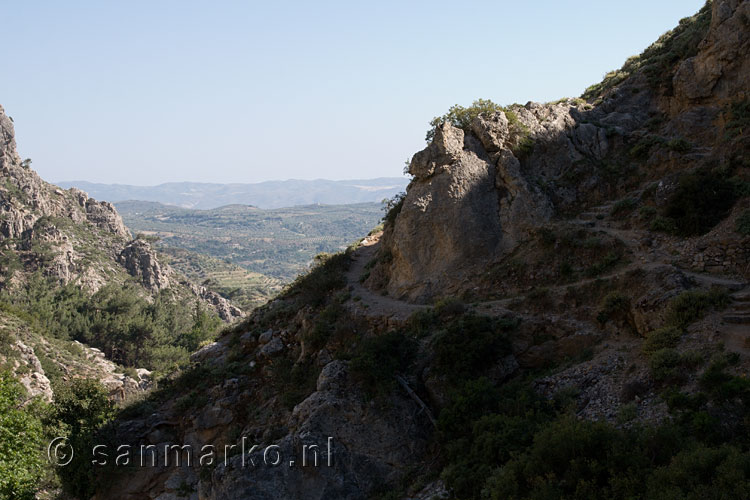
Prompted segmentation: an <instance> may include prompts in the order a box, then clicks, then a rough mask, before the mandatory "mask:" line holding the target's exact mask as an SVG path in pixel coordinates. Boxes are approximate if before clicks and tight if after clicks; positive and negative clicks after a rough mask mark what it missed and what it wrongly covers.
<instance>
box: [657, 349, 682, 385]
mask: <svg viewBox="0 0 750 500" xmlns="http://www.w3.org/2000/svg"><path fill="white" fill-rule="evenodd" d="M679 366H680V354H679V353H678V352H677V351H675V350H674V349H668V348H667V349H659V350H657V351H654V352H652V353H651V357H650V359H649V368H650V369H651V375H652V376H653V377H654V380H666V379H670V378H673V377H675V376H676V375H677V368H678V367H679Z"/></svg>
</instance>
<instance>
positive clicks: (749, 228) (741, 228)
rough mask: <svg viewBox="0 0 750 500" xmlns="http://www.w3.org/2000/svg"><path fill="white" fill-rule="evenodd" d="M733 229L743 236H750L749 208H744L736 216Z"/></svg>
mask: <svg viewBox="0 0 750 500" xmlns="http://www.w3.org/2000/svg"><path fill="white" fill-rule="evenodd" d="M735 230H736V231H737V232H738V233H740V234H741V235H743V236H750V210H745V211H744V212H742V213H741V214H740V215H739V217H737V223H736V225H735Z"/></svg>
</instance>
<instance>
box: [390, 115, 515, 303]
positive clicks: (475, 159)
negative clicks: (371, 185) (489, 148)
mask: <svg viewBox="0 0 750 500" xmlns="http://www.w3.org/2000/svg"><path fill="white" fill-rule="evenodd" d="M409 172H410V173H411V174H412V175H414V180H413V182H412V183H411V185H410V187H409V190H408V193H407V195H406V198H405V200H404V205H403V209H402V210H401V213H400V215H399V216H398V220H397V223H396V225H395V227H394V231H393V235H392V238H391V239H390V243H391V246H390V250H391V253H392V256H393V267H392V270H393V272H392V274H391V282H390V284H389V287H388V289H389V292H390V293H391V294H393V295H398V296H404V295H405V296H408V297H409V298H410V299H412V300H420V299H423V298H426V297H427V296H429V295H432V294H434V293H435V292H436V291H437V290H438V289H439V288H440V286H441V281H442V280H441V277H442V276H445V275H446V273H450V274H451V275H454V276H455V275H456V274H457V273H460V272H461V270H462V269H464V268H466V266H467V264H469V263H471V262H476V261H480V260H483V259H487V258H488V257H489V256H491V255H493V254H494V253H495V252H497V251H498V249H499V247H500V245H501V243H502V228H501V225H500V220H499V219H498V217H497V210H498V202H499V199H498V193H497V191H496V190H495V175H496V171H495V166H494V165H493V164H492V162H491V160H490V158H489V157H488V156H487V153H486V151H485V150H484V148H483V147H482V145H481V143H480V142H479V140H478V139H476V138H475V137H473V136H471V135H465V134H464V131H463V130H461V129H459V128H455V127H453V126H451V125H450V124H444V125H442V126H441V127H439V128H438V130H437V131H436V133H435V138H434V140H433V141H432V143H431V144H430V146H428V147H427V148H426V149H425V150H423V151H421V152H419V153H417V154H416V155H414V158H413V159H412V162H411V165H410V167H409Z"/></svg>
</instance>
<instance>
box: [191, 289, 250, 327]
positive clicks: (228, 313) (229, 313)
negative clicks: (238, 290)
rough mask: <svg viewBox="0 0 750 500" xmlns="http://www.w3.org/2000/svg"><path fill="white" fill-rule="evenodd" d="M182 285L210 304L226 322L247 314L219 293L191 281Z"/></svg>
mask: <svg viewBox="0 0 750 500" xmlns="http://www.w3.org/2000/svg"><path fill="white" fill-rule="evenodd" d="M181 284H182V285H184V286H186V287H188V288H189V289H190V290H191V291H192V292H193V294H194V295H195V296H196V297H198V298H199V299H201V300H202V301H203V302H205V303H206V304H208V305H209V306H210V307H211V308H212V309H213V310H214V311H216V314H218V315H219V317H220V318H221V319H223V320H224V321H228V322H231V321H234V320H235V319H237V318H242V317H244V316H245V313H244V312H242V310H241V309H240V308H239V307H237V306H235V305H233V304H232V303H231V302H230V301H228V300H227V299H225V298H224V297H222V296H221V295H219V294H218V293H216V292H214V291H212V290H209V289H208V288H206V287H204V286H199V285H196V284H194V283H191V282H189V281H182V282H181Z"/></svg>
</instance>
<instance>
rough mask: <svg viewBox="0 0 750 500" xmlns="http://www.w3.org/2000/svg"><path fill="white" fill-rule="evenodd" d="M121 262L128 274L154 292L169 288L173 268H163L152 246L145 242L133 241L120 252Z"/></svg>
mask: <svg viewBox="0 0 750 500" xmlns="http://www.w3.org/2000/svg"><path fill="white" fill-rule="evenodd" d="M119 261H120V263H121V264H122V265H123V267H124V268H125V269H126V270H127V271H128V273H129V274H130V275H131V276H133V277H135V278H138V279H139V280H140V281H141V283H142V284H143V286H144V287H145V288H146V289H147V290H150V291H152V292H158V291H160V290H163V289H165V288H167V287H169V284H170V275H171V274H172V272H171V268H169V267H163V266H162V265H161V264H160V263H159V260H158V258H157V256H156V252H155V251H154V249H153V248H151V245H150V244H149V243H148V242H146V241H144V240H139V239H136V240H133V241H131V242H130V243H128V245H127V246H126V247H125V248H124V249H123V251H122V252H120V255H119Z"/></svg>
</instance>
